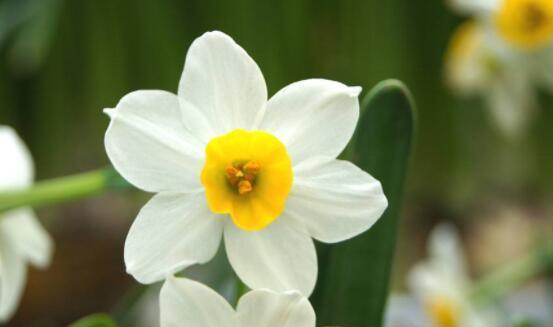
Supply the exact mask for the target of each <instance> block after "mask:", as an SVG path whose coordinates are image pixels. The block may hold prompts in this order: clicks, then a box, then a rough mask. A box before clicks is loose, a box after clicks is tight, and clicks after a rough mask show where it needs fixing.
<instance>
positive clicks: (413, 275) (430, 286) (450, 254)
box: [408, 224, 469, 301]
mask: <svg viewBox="0 0 553 327" xmlns="http://www.w3.org/2000/svg"><path fill="white" fill-rule="evenodd" d="M428 251H429V254H430V257H429V258H428V259H427V260H425V261H422V262H420V263H418V264H417V265H415V267H414V268H413V269H412V270H411V271H410V272H409V276H408V284H409V287H410V288H411V289H412V290H413V292H414V293H415V294H417V296H419V297H421V298H423V299H424V298H426V297H428V296H430V297H432V296H436V295H442V296H447V297H449V298H450V299H453V300H456V301H462V299H463V298H464V296H465V292H466V291H467V287H468V285H469V278H468V273H467V271H466V266H465V262H464V256H463V252H462V249H461V245H460V241H459V239H458V235H457V233H456V231H455V230H454V228H453V226H451V225H447V224H442V225H438V226H437V227H436V228H435V229H434V230H433V231H432V233H431V235H430V239H429V241H428Z"/></svg>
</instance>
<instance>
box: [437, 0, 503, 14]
mask: <svg viewBox="0 0 553 327" xmlns="http://www.w3.org/2000/svg"><path fill="white" fill-rule="evenodd" d="M446 2H447V3H448V5H449V6H450V7H451V8H452V9H453V10H455V11H457V12H459V13H460V14H464V15H471V16H472V15H477V16H490V15H491V14H493V13H494V12H495V11H497V10H499V6H500V5H501V0H446Z"/></svg>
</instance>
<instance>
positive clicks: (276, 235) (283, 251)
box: [224, 216, 317, 296]
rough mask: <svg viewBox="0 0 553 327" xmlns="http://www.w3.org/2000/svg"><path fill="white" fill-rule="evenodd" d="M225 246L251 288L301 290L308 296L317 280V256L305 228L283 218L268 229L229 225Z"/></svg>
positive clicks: (234, 265)
mask: <svg viewBox="0 0 553 327" xmlns="http://www.w3.org/2000/svg"><path fill="white" fill-rule="evenodd" d="M224 235H225V247H226V251H227V255H228V258H229V261H230V264H231V265H232V267H233V269H234V271H235V272H236V274H237V275H238V277H240V279H241V280H242V281H243V282H244V283H245V284H246V285H247V286H248V287H250V288H251V289H258V288H268V289H271V290H274V291H278V292H281V291H287V290H299V291H300V292H301V293H302V294H304V295H305V296H309V294H311V292H312V291H313V288H314V286H315V282H316V279H317V255H316V253H315V246H314V244H313V240H312V239H311V237H309V234H308V233H307V231H305V230H304V227H303V226H302V225H300V224H298V223H296V222H295V221H293V220H292V219H288V217H285V216H281V217H279V218H277V220H276V221H275V222H274V223H272V224H271V225H269V226H268V227H267V228H265V229H263V230H261V231H258V232H250V231H245V230H242V229H239V228H238V227H236V226H235V225H234V224H233V223H232V222H230V221H229V222H228V223H227V224H226V225H225V232H224Z"/></svg>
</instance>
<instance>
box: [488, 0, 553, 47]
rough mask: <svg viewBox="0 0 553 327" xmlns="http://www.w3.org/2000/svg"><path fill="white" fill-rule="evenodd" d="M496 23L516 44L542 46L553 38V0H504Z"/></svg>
mask: <svg viewBox="0 0 553 327" xmlns="http://www.w3.org/2000/svg"><path fill="white" fill-rule="evenodd" d="M495 23H496V24H497V30H498V31H499V34H500V35H501V36H502V37H503V38H504V39H505V40H507V41H508V42H510V43H511V44H513V45H514V46H518V47H521V48H527V49H536V48H541V47H543V46H545V45H547V44H549V43H550V42H551V40H552V39H553V1H551V0H503V2H502V4H501V6H500V8H499V10H498V12H497V13H496V17H495Z"/></svg>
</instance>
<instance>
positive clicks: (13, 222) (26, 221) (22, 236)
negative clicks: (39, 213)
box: [0, 209, 53, 268]
mask: <svg viewBox="0 0 553 327" xmlns="http://www.w3.org/2000/svg"><path fill="white" fill-rule="evenodd" d="M0 228H1V229H2V231H3V233H5V234H4V237H5V238H6V239H7V240H9V242H11V244H13V246H14V248H15V250H16V251H18V252H19V253H20V254H21V255H23V256H25V257H26V258H27V259H28V260H29V261H30V262H31V263H32V264H33V265H35V266H37V267H40V268H45V267H47V266H48V265H49V264H50V260H51V258H52V250H53V241H52V239H51V237H50V235H49V234H48V233H47V232H46V230H45V229H44V228H43V227H42V225H40V223H39V222H38V220H37V219H36V217H35V214H34V213H33V211H32V210H30V209H18V210H16V211H11V212H9V213H7V214H5V216H4V217H1V218H0Z"/></svg>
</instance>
